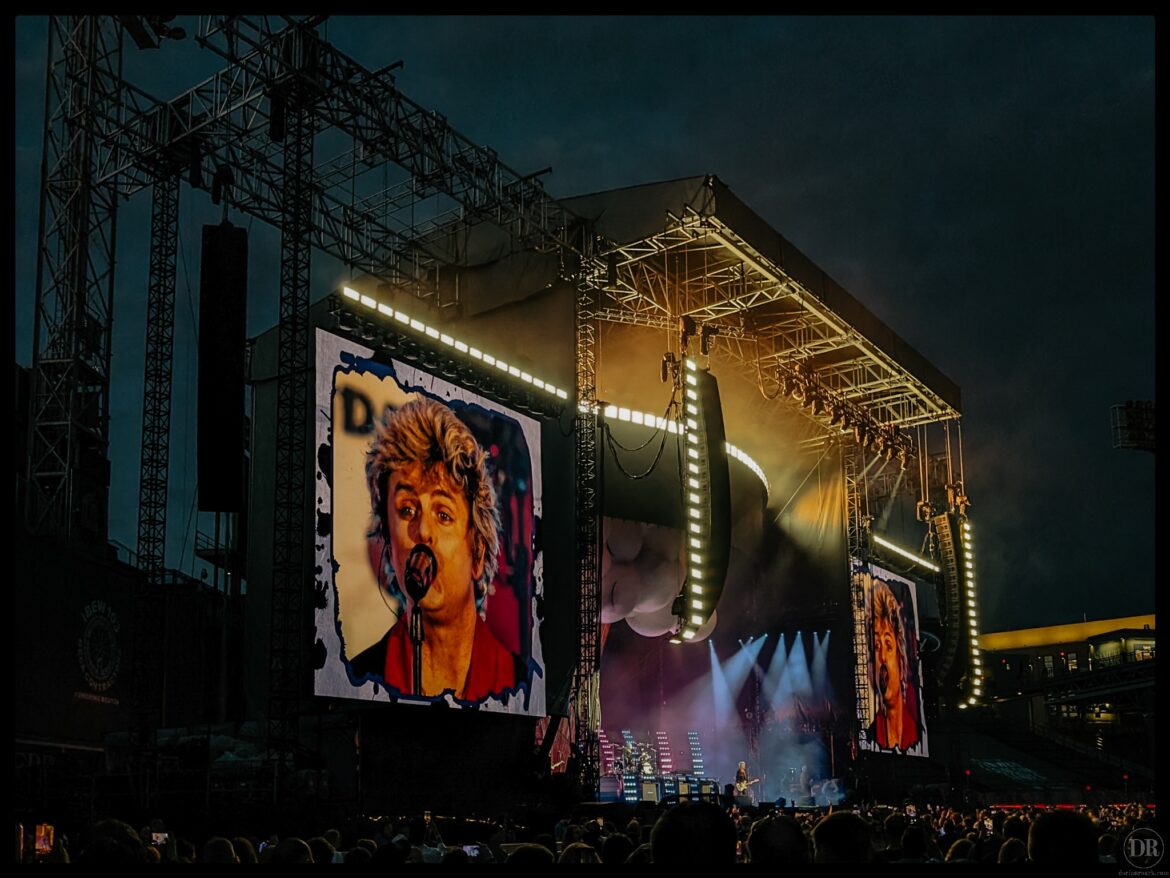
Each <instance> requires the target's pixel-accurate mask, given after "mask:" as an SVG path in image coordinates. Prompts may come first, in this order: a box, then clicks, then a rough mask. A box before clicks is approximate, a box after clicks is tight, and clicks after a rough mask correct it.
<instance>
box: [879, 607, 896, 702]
mask: <svg viewBox="0 0 1170 878" xmlns="http://www.w3.org/2000/svg"><path fill="white" fill-rule="evenodd" d="M873 638H874V663H875V665H876V668H875V669H876V671H877V681H878V688H879V690H880V691H881V695H882V701H884V702H885V703H886V704H887V705H893V704H895V703H896V702H897V700H898V698H899V697H900V696H901V692H902V673H901V666H900V665H899V662H898V638H897V632H895V631H894V626H893V625H891V624H890V622H889V620H888V619H875V620H874V623H873Z"/></svg>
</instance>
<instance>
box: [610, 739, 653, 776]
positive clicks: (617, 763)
mask: <svg viewBox="0 0 1170 878" xmlns="http://www.w3.org/2000/svg"><path fill="white" fill-rule="evenodd" d="M657 752H658V751H657V750H655V749H654V748H653V747H651V746H650V745H649V744H639V743H636V742H635V743H633V744H626V745H625V746H624V747H622V748H621V749H619V750H618V751H617V752H616V753H615V754H614V757H613V773H614V774H618V775H626V774H640V775H642V776H643V777H653V776H654V775H655V774H657V770H656V768H655V765H654V764H655V761H656V759H655V755H656V754H657Z"/></svg>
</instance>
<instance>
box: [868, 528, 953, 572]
mask: <svg viewBox="0 0 1170 878" xmlns="http://www.w3.org/2000/svg"><path fill="white" fill-rule="evenodd" d="M873 541H874V542H875V543H877V544H878V545H879V546H885V547H886V548H887V549H889V550H890V551H891V552H894V553H896V554H898V555H901V556H902V557H903V558H909V559H910V560H911V561H913V562H914V563H915V564H919V565H921V566H923V567H925V568H926V569H927V570H933V571H935V572H938V569H939V568H938V565H937V564H932V563H931V562H929V561H927V560H926V559H925V558H919V557H918V556H917V555H915V554H914V553H913V552H908V551H906V550H905V549H903V548H902V547H901V546H896V545H894V544H893V543H891V542H890V541H889V540H887V539H884V538H883V537H880V536H878V535H877V534H874V535H873Z"/></svg>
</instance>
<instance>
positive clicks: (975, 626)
mask: <svg viewBox="0 0 1170 878" xmlns="http://www.w3.org/2000/svg"><path fill="white" fill-rule="evenodd" d="M959 534H960V537H959V545H960V546H962V552H963V554H962V559H961V563H962V565H963V566H962V571H963V580H964V582H966V584H967V587H966V589H964V591H965V592H966V594H967V623H968V632H969V634H970V637H969V639H970V641H971V674H970V677H971V680H972V681H973V683H972V685H971V688H970V692H971V694H970V695H968V696H967V703H968V704H975V703H976V702H977V701H978V700H980V699H981V698H982V697H983V657H982V656H981V655H980V653H979V607H978V606H977V605H976V603H975V540H974V537H973V535H972V533H971V522H970V521H969V520H968V519H967V517H966V516H962V517H960V519H959Z"/></svg>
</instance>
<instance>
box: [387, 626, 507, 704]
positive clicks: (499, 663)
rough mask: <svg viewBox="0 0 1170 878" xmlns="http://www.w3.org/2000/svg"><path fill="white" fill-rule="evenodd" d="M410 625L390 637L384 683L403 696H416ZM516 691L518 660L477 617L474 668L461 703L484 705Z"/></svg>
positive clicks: (469, 675) (472, 665) (468, 675)
mask: <svg viewBox="0 0 1170 878" xmlns="http://www.w3.org/2000/svg"><path fill="white" fill-rule="evenodd" d="M407 627H408V626H407V625H406V624H405V623H400V624H398V625H395V626H394V627H393V628H391V629H390V633H389V634H388V635H387V636H386V668H385V674H384V679H385V680H386V685H387V686H392V687H394V688H395V689H397V690H398V691H399V692H401V693H402V694H403V695H413V694H415V693H414V686H413V682H414V650H413V648H412V645H411V642H410V635H409V634H408V633H407ZM515 687H516V656H514V655H513V654H512V653H511V652H509V651H508V649H507V647H505V646H504V645H503V644H502V643H500V641H499V640H497V639H496V636H495V634H493V633H492V629H491V628H490V627H488V624H487V623H486V622H485V621H484V620H483V619H481V618H480V617H479V616H476V617H475V642H474V643H473V644H472V645H471V665H470V667H468V669H467V681H466V683H465V684H464V687H463V695H462V696H460V699H459V700H460V701H482V700H483V699H484V698H487V697H488V696H490V695H500V694H502V693H504V692H506V691H508V690H509V689H514V688H515Z"/></svg>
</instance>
